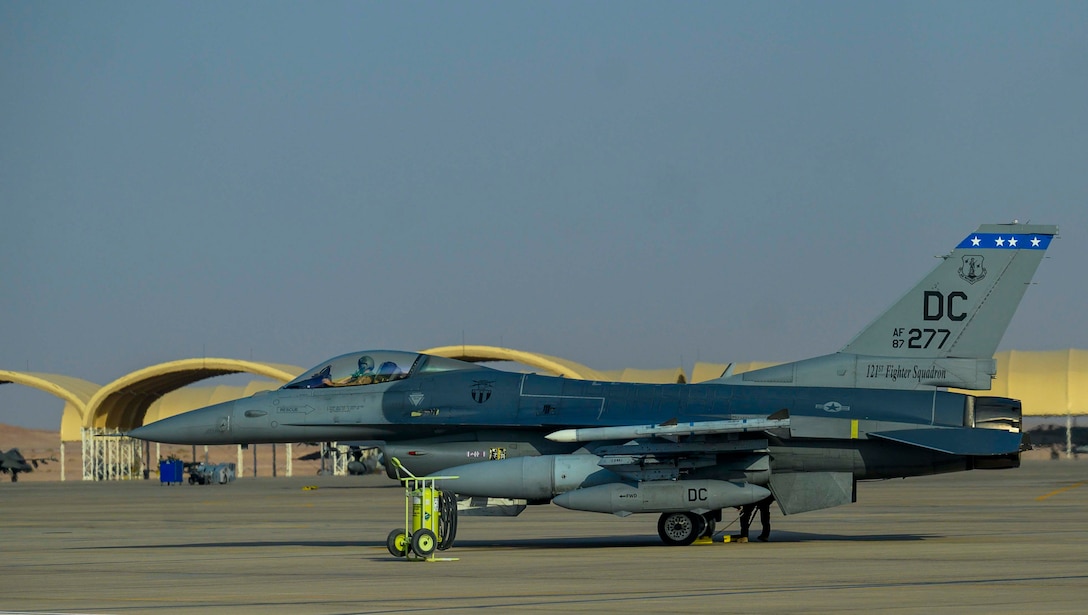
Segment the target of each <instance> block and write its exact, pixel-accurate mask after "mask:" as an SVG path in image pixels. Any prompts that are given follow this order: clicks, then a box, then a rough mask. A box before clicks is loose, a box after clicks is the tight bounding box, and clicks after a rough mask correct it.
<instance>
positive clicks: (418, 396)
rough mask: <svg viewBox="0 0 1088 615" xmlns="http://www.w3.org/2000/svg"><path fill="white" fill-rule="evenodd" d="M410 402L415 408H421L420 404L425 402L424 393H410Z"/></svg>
mask: <svg viewBox="0 0 1088 615" xmlns="http://www.w3.org/2000/svg"><path fill="white" fill-rule="evenodd" d="M408 401H410V402H412V405H413V406H419V404H420V402H422V401H423V393H420V392H419V391H416V392H415V393H409V394H408Z"/></svg>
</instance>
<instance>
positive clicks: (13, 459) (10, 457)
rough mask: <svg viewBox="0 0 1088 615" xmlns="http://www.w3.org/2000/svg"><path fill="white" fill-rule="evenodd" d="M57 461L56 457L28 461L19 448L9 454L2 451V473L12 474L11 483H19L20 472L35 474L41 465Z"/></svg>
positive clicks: (0, 466) (0, 469) (35, 458)
mask: <svg viewBox="0 0 1088 615" xmlns="http://www.w3.org/2000/svg"><path fill="white" fill-rule="evenodd" d="M56 460H57V458H56V457H31V458H30V459H27V458H26V457H23V454H22V453H20V452H19V449H17V448H13V449H11V450H10V451H7V452H4V451H0V473H2V474H11V482H13V483H17V482H19V472H33V471H34V468H36V467H38V464H39V463H42V464H44V463H48V462H50V461H56Z"/></svg>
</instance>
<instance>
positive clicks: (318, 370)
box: [283, 350, 486, 389]
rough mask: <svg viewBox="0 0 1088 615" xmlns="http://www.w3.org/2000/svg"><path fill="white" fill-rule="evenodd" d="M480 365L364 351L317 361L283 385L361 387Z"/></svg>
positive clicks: (414, 355)
mask: <svg viewBox="0 0 1088 615" xmlns="http://www.w3.org/2000/svg"><path fill="white" fill-rule="evenodd" d="M466 369H486V368H480V367H477V366H476V365H473V364H471V363H465V362H464V361H458V360H456V359H448V358H446V357H435V356H431V355H425V354H419V353H418V352H404V351H401V350H365V351H362V352H351V353H348V354H344V355H340V356H338V357H334V358H332V359H328V360H326V361H322V362H321V363H318V364H317V365H316V366H314V367H313V368H311V369H308V370H306V371H304V372H302V375H301V376H299V377H298V378H295V379H294V380H292V381H291V382H288V383H287V384H285V385H283V388H285V389H321V388H325V387H344V386H362V385H367V384H379V383H382V382H392V381H394V380H403V379H405V378H409V377H411V376H414V375H416V374H423V373H431V372H448V371H455V370H466Z"/></svg>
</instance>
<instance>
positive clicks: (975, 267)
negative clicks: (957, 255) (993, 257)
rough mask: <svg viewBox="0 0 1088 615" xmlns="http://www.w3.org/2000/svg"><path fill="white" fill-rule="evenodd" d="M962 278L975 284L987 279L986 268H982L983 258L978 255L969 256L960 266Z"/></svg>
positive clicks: (965, 257)
mask: <svg viewBox="0 0 1088 615" xmlns="http://www.w3.org/2000/svg"><path fill="white" fill-rule="evenodd" d="M960 277H961V278H963V279H964V280H967V282H969V283H971V284H974V283H975V282H978V281H979V280H981V279H982V278H984V277H986V268H985V267H983V266H982V257H981V256H979V255H977V254H967V255H966V256H964V257H963V264H962V265H960Z"/></svg>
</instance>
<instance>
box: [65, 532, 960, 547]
mask: <svg viewBox="0 0 1088 615" xmlns="http://www.w3.org/2000/svg"><path fill="white" fill-rule="evenodd" d="M936 538H940V536H938V535H933V534H930V535H921V534H871V535H845V534H810V533H804V532H778V533H776V534H775V535H774V537H773V538H772V541H771V543H778V544H782V543H785V544H798V543H806V542H826V541H842V542H853V543H866V542H913V541H921V540H931V539H936ZM715 544H717V545H720V544H721V538H720V536H719V537H718V538H717V539H716V542H715ZM735 544H740V543H735ZM748 544H755V545H758V544H762V543H759V542H756V541H752V542H750V543H748ZM665 546H666V545H663V544H662V543H661V541H660V539H658V537H657V536H650V535H645V536H641V535H640V536H587V537H558V538H515V539H502V538H496V539H490V540H458V541H457V544H456V545H454V547H453V550H457V549H489V550H493V549H541V550H543V549H616V548H631V547H635V548H644V547H665ZM266 547H270V548H277V549H278V548H285V547H313V548H343V547H357V548H358V547H363V548H366V547H385V542H384V541H376V540H361V541H360V540H342V541H341V540H302V541H297V540H254V541H234V542H186V543H176V544H155V545H120V546H116V547H78V548H79V549H215V548H227V549H238V548H266Z"/></svg>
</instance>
